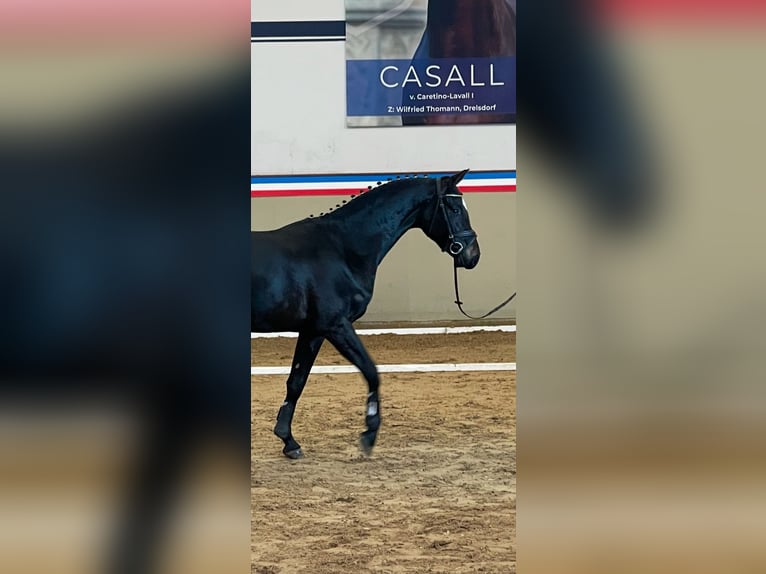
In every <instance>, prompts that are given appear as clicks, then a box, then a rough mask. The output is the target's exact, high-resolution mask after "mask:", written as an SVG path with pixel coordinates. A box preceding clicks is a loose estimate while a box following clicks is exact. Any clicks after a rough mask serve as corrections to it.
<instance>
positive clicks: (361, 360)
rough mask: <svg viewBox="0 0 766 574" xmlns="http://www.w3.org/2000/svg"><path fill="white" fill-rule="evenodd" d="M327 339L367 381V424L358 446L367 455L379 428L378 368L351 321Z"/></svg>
mask: <svg viewBox="0 0 766 574" xmlns="http://www.w3.org/2000/svg"><path fill="white" fill-rule="evenodd" d="M327 340H328V341H330V342H331V343H332V344H333V346H334V347H335V348H336V349H338V352H339V353H340V354H341V355H343V356H344V357H345V358H346V359H348V360H349V361H350V362H351V363H353V364H354V366H356V368H357V369H359V370H360V371H361V372H362V376H364V378H365V380H366V381H367V388H368V391H369V392H368V393H367V412H366V415H365V418H364V421H365V423H366V425H367V430H365V431H364V432H363V433H362V434H361V437H360V439H359V443H360V446H361V447H362V451H363V452H364V454H366V455H369V454H370V453H371V452H372V448H373V447H374V446H375V439H376V438H377V436H378V429H379V428H380V397H379V396H378V386H379V383H380V380H379V378H378V369H377V367H376V366H375V363H374V362H373V360H372V359H371V358H370V355H369V353H367V349H365V348H364V345H362V341H361V340H360V339H359V337H358V336H357V334H356V332H355V331H354V328H353V327H352V326H351V323H349V322H345V323H343V324H341V325H339V326H338V327H336V328H335V329H333V330H332V332H331V333H328V335H327Z"/></svg>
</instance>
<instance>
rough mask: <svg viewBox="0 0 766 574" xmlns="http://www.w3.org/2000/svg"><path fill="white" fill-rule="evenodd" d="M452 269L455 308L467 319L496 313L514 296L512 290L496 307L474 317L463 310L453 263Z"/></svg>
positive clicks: (482, 317) (455, 268) (485, 316)
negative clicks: (453, 274)
mask: <svg viewBox="0 0 766 574" xmlns="http://www.w3.org/2000/svg"><path fill="white" fill-rule="evenodd" d="M452 270H453V271H454V273H455V304H456V305H457V308H458V309H460V312H461V313H462V314H463V315H465V316H466V317H468V318H469V319H485V318H487V317H489V316H490V315H492V314H493V313H496V312H497V311H499V310H500V309H502V308H503V307H505V306H506V305H507V304H508V303H510V302H511V301H513V298H514V297H516V293H515V292H514V293H513V294H512V295H511V296H510V297H508V299H506V300H505V301H503V302H502V303H500V305H498V306H497V307H495V308H494V309H492V310H491V311H490V312H488V313H485V314H484V315H482V316H480V317H474V316H473V315H469V314H468V313H466V312H465V311H463V302H462V301H461V300H460V291H459V289H458V285H457V265H454V266H453V267H452Z"/></svg>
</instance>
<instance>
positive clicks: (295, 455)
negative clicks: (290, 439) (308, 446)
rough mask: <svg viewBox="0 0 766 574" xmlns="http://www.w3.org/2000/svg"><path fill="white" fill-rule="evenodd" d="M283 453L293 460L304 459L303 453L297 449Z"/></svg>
mask: <svg viewBox="0 0 766 574" xmlns="http://www.w3.org/2000/svg"><path fill="white" fill-rule="evenodd" d="M282 453H283V454H284V455H285V456H286V457H287V458H291V459H293V460H298V459H299V458H303V451H302V450H301V449H299V448H296V449H294V450H283V451H282Z"/></svg>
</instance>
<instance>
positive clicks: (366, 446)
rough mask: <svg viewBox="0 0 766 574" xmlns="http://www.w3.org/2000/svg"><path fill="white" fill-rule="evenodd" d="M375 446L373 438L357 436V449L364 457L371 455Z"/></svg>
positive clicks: (364, 434) (364, 435)
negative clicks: (360, 450) (358, 448)
mask: <svg viewBox="0 0 766 574" xmlns="http://www.w3.org/2000/svg"><path fill="white" fill-rule="evenodd" d="M374 446H375V437H371V436H369V435H367V433H362V434H361V435H360V436H359V447H360V448H361V449H362V453H363V454H364V456H370V455H372V447H374Z"/></svg>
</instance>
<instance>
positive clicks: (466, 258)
mask: <svg viewBox="0 0 766 574" xmlns="http://www.w3.org/2000/svg"><path fill="white" fill-rule="evenodd" d="M454 257H455V265H457V266H458V267H463V268H464V269H473V268H474V267H476V266H477V265H478V264H479V258H480V257H481V249H479V241H478V240H477V239H473V241H471V242H470V243H468V245H466V246H465V247H464V248H463V250H462V251H460V253H458V254H457V255H455V256H454Z"/></svg>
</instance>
